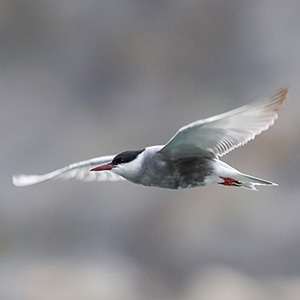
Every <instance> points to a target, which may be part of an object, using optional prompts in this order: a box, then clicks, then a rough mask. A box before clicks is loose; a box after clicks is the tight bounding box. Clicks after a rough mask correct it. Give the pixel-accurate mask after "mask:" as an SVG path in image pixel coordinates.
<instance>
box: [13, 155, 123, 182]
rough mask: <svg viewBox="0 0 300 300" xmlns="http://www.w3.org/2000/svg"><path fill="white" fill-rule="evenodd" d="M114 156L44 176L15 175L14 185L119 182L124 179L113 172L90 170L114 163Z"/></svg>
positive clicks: (84, 162)
mask: <svg viewBox="0 0 300 300" xmlns="http://www.w3.org/2000/svg"><path fill="white" fill-rule="evenodd" d="M113 158H114V155H110V156H102V157H97V158H93V159H90V160H85V161H80V162H77V163H74V164H71V165H69V166H67V167H64V168H61V169H58V170H55V171H53V172H50V173H47V174H44V175H15V176H13V183H14V185H16V186H27V185H32V184H36V183H39V182H42V181H46V180H49V179H65V180H66V179H72V178H73V179H78V180H83V181H118V180H125V179H124V178H123V177H121V176H119V175H117V174H116V173H113V172H111V171H102V172H91V171H90V170H91V169H92V168H93V167H95V166H99V165H101V164H105V163H108V162H110V161H112V159H113Z"/></svg>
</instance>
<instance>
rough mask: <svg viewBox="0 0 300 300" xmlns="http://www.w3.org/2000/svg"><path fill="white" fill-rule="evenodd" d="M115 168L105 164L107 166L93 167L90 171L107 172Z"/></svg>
mask: <svg viewBox="0 0 300 300" xmlns="http://www.w3.org/2000/svg"><path fill="white" fill-rule="evenodd" d="M115 167H116V166H115V165H110V164H107V165H102V166H98V167H95V168H93V169H91V170H90V171H109V170H111V169H113V168H115Z"/></svg>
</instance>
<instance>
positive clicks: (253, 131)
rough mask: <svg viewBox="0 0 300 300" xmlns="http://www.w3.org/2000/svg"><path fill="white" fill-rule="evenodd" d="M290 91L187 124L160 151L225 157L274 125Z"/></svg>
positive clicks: (282, 90) (281, 91) (172, 153)
mask: <svg viewBox="0 0 300 300" xmlns="http://www.w3.org/2000/svg"><path fill="white" fill-rule="evenodd" d="M287 93H288V89H287V88H285V89H281V90H279V91H278V92H277V93H276V94H274V95H273V96H271V97H270V98H268V99H265V100H260V101H256V102H253V103H250V104H248V105H244V106H242V107H239V108H237V109H234V110H231V111H229V112H226V113H223V114H220V115H217V116H214V117H211V118H207V119H204V120H199V121H196V122H193V123H191V124H189V125H187V126H184V127H182V128H180V129H179V130H178V131H177V133H176V134H175V136H174V137H173V138H172V139H171V140H170V141H169V142H168V143H167V144H166V145H165V147H163V149H162V150H161V153H165V154H167V155H170V156H175V157H176V156H181V155H188V154H194V155H196V154H197V155H203V156H208V157H213V156H216V157H220V156H223V155H225V154H226V153H228V152H229V151H231V150H233V149H235V148H237V147H239V146H241V145H244V144H246V143H247V142H248V141H250V140H252V139H254V138H255V136H256V135H258V134H260V133H261V132H262V131H265V130H267V129H268V128H269V127H270V126H272V125H273V123H274V121H275V120H276V119H277V117H278V116H277V111H278V109H279V108H280V106H281V105H282V104H283V102H284V100H285V99H286V97H287Z"/></svg>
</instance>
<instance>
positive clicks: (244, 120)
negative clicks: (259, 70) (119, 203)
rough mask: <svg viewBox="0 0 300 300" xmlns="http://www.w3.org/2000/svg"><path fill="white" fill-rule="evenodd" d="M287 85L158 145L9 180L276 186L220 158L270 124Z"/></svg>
mask: <svg viewBox="0 0 300 300" xmlns="http://www.w3.org/2000/svg"><path fill="white" fill-rule="evenodd" d="M286 95H287V89H282V90H280V91H279V92H277V93H276V94H275V95H273V96H272V97H270V98H269V99H266V100H262V101H257V102H254V103H251V104H249V105H245V106H242V107H240V108H237V109H235V110H232V111H229V112H227V113H224V114H221V115H217V116H214V117H211V118H208V119H204V120H199V121H196V122H193V123H191V124H189V125H187V126H184V127H182V128H181V129H179V131H178V132H177V133H176V134H175V136H174V137H173V138H172V139H171V140H170V141H169V142H168V143H167V144H166V145H161V146H151V147H146V148H145V149H142V150H130V151H125V152H122V153H120V154H118V155H111V156H102V157H99V158H94V159H91V160H87V161H83V162H79V163H75V164H72V165H70V166H68V167H65V168H62V169H59V170H56V171H53V172H51V173H48V174H45V175H19V176H14V177H13V181H14V184H15V185H17V186H26V185H31V184H35V183H38V182H42V181H45V180H48V179H52V178H61V179H69V178H76V179H81V180H84V181H93V180H98V181H116V180H122V179H126V180H128V181H131V182H133V183H137V184H142V185H145V186H156V187H161V188H168V189H185V188H192V187H198V186H205V185H207V184H210V183H219V184H223V185H226V186H236V187H244V188H248V189H252V190H255V189H256V188H255V186H256V185H276V184H274V183H272V182H270V181H266V180H263V179H260V178H257V177H253V176H250V175H246V174H243V173H241V172H239V171H238V170H236V169H234V168H232V167H231V166H229V165H228V164H226V163H224V162H222V161H221V160H220V159H219V157H221V156H223V155H225V154H226V153H228V152H229V151H231V150H233V149H235V148H236V147H239V146H241V145H243V144H245V143H247V142H248V141H249V140H251V139H253V138H254V137H255V136H256V135H258V134H260V133H261V132H262V131H265V130H267V129H268V128H269V127H270V126H271V125H273V123H274V120H275V119H276V118H277V111H278V109H279V107H280V106H281V105H282V103H283V102H284V100H285V98H286Z"/></svg>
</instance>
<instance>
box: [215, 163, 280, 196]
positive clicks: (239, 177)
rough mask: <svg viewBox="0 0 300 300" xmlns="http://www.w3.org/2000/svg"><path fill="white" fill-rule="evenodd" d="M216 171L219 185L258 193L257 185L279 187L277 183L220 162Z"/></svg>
mask: <svg viewBox="0 0 300 300" xmlns="http://www.w3.org/2000/svg"><path fill="white" fill-rule="evenodd" d="M216 171H217V174H218V181H217V182H218V183H219V184H223V185H226V186H236V187H243V188H246V189H250V190H253V191H256V190H257V188H256V186H257V185H268V186H277V185H278V184H277V183H274V182H271V181H268V180H265V179H261V178H258V177H254V176H251V175H247V174H243V173H241V172H239V171H238V170H236V169H234V168H232V167H231V166H229V165H228V164H226V163H224V162H222V161H220V160H219V161H217V164H216Z"/></svg>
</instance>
